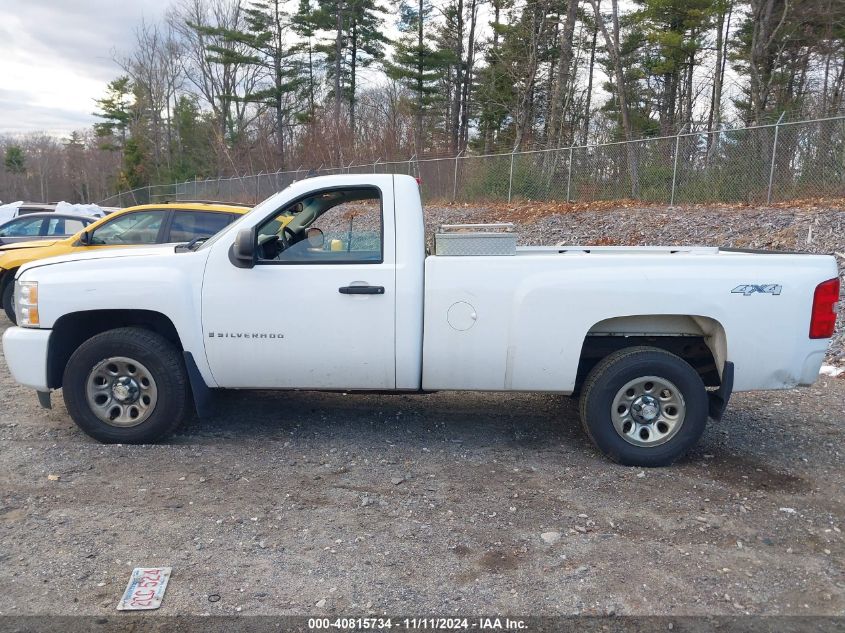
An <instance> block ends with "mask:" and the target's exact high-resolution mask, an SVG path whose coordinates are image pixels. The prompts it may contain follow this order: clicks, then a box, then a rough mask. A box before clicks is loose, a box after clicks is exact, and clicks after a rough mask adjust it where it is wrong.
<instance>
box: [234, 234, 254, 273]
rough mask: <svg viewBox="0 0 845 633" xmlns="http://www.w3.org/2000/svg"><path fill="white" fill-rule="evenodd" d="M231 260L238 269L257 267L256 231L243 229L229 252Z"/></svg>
mask: <svg viewBox="0 0 845 633" xmlns="http://www.w3.org/2000/svg"><path fill="white" fill-rule="evenodd" d="M229 255H230V256H229V259H231V260H232V263H233V264H234V265H235V266H237V267H238V268H252V267H253V266H255V229H241V230H240V231H238V234H237V236H236V237H235V243H234V244H232V250H231V251H229Z"/></svg>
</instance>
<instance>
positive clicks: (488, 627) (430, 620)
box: [308, 617, 527, 631]
mask: <svg viewBox="0 0 845 633" xmlns="http://www.w3.org/2000/svg"><path fill="white" fill-rule="evenodd" d="M308 628H309V629H311V630H312V631H320V630H347V631H362V630H373V631H379V630H391V629H400V630H409V631H417V630H422V631H425V630H429V631H471V630H475V631H522V630H525V629H526V628H527V624H526V622H525V621H524V620H520V619H510V618H498V617H478V618H454V617H452V618H436V617H422V618H385V617H383V618H378V617H373V618H342V617H341V618H309V619H308Z"/></svg>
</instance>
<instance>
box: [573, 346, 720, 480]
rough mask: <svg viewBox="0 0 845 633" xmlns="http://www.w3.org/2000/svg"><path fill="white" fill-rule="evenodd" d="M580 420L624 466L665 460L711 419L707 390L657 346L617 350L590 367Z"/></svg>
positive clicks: (671, 459)
mask: <svg viewBox="0 0 845 633" xmlns="http://www.w3.org/2000/svg"><path fill="white" fill-rule="evenodd" d="M580 409H581V423H582V424H583V426H584V430H585V431H586V432H587V435H588V436H589V437H590V439H591V440H592V441H593V443H594V444H595V445H596V446H597V447H598V448H599V450H601V451H602V452H603V453H604V454H605V455H607V456H608V457H609V458H610V459H612V460H613V461H615V462H618V463H620V464H625V465H626V466H646V467H649V466H667V465H669V464H671V463H672V462H674V461H675V460H676V459H678V458H679V457H681V456H682V455H684V454H685V453H686V452H687V451H688V450H689V449H690V448H692V447H693V446H694V445H695V444H696V443H697V442H698V440H699V438H700V437H701V434H702V433H703V432H704V428H705V426H706V424H707V416H708V403H707V390H706V389H705V387H704V383H703V382H702V380H701V377H700V376H699V375H698V372H696V371H695V369H693V368H692V367H691V366H690V365H689V364H688V363H687V362H685V361H684V360H683V359H681V358H679V357H678V356H675V355H674V354H670V353H669V352H666V351H664V350H661V349H658V348H654V347H632V348H628V349H624V350H620V351H618V352H615V353H613V354H611V355H610V356H608V357H607V358H605V359H604V360H602V361H601V362H600V363H599V364H598V365H596V367H595V368H593V370H592V371H591V372H590V375H589V376H588V377H587V380H586V381H585V383H584V388H583V390H582V392H581V402H580Z"/></svg>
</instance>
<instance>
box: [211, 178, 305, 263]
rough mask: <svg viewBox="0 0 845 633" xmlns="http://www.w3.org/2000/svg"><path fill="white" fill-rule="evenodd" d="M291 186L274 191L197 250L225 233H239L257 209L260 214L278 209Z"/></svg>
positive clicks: (213, 242)
mask: <svg viewBox="0 0 845 633" xmlns="http://www.w3.org/2000/svg"><path fill="white" fill-rule="evenodd" d="M289 187H290V185H288V186H287V187H285V188H284V189H282V190H281V191H279V192H278V193H274V194H273V195H272V196H270V197H269V198H267V199H266V200H264V201H263V202H259V203H258V204H257V205H256V206H254V207H253V208H252V209H251V210H250V211H247V212H246V213H244V214H243V215H242V216H241V217H239V218H238V219H237V220H235V221H234V222H232V223H231V224H230V225H229V226H228V227H226V228H225V229H223V230H222V231H219V232H217V233H215V234H214V235H213V236H211V237H210V238H208V239H207V240H205V241H204V242H203V243H202V244H201V245H200V246H199V248H197V249H196V250H197V251H202V250H205V249H206V248H209V247H210V246H211V245H212V244H215V243H216V242H217V240H219V239H220V238H221V237H222V236H223V235H228V234H229V232H230V231H231V232H232V235H237V233H238V231H240V230H241V225H242V224H243V223H244V222H245V221H246V219H247V218H248V217H249V216H251V215H252V214H253V213H255V212H256V211H258V212H259V213H260V214H264V213H268V212H269V211H272V210H273V209H278V208H279V207H280V206H281V204H282V200H285V199H287V198H288V196H287V195H286V194H285V191H287V190H288V188H289Z"/></svg>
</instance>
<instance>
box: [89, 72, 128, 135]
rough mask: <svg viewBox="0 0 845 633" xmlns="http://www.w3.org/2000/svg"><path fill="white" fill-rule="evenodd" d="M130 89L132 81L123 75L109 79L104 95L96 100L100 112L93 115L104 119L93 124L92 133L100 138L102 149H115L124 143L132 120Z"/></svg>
mask: <svg viewBox="0 0 845 633" xmlns="http://www.w3.org/2000/svg"><path fill="white" fill-rule="evenodd" d="M132 91H133V86H132V82H131V81H130V80H129V77H127V76H125V75H124V76H122V77H118V78H117V79H115V80H113V81H110V82H109V84H108V86H107V88H106V96H105V97H103V98H102V99H97V100H96V104H97V105H98V106H99V107H100V112H95V113H94V116H96V117H99V118H101V119H104V121H103V122H102V123H95V124H94V133H95V134H96V135H97V137H98V138H99V139H101V147H102V148H103V149H110V150H117V149H120V148H122V147H123V146H124V145H125V144H126V133H127V130H128V129H129V124H130V122H131V121H132V113H131V105H132Z"/></svg>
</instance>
